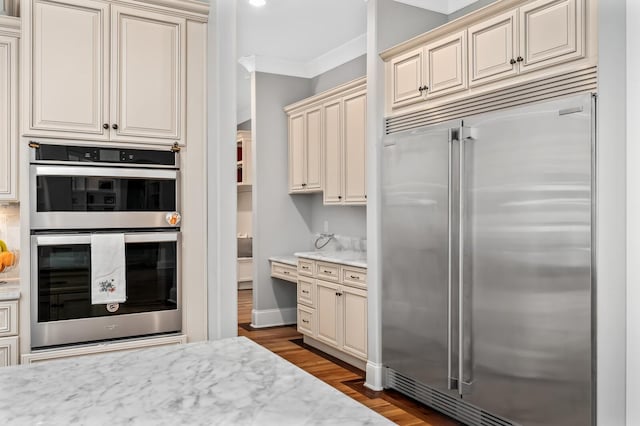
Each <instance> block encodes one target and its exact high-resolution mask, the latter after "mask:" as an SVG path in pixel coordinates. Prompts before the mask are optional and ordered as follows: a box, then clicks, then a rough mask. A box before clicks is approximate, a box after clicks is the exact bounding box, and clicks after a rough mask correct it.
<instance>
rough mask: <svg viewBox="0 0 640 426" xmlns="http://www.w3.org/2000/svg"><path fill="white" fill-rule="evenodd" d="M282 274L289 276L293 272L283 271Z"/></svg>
mask: <svg viewBox="0 0 640 426" xmlns="http://www.w3.org/2000/svg"><path fill="white" fill-rule="evenodd" d="M282 272H283V273H284V274H285V275H289V274H291V272H289V271H282Z"/></svg>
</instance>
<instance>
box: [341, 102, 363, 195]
mask: <svg viewBox="0 0 640 426" xmlns="http://www.w3.org/2000/svg"><path fill="white" fill-rule="evenodd" d="M343 102H344V163H343V176H344V179H343V180H344V202H345V204H364V203H366V201H367V183H366V180H367V176H366V160H367V154H366V143H367V137H366V128H367V94H366V92H360V93H356V94H354V95H351V96H347V97H345V98H344V101H343Z"/></svg>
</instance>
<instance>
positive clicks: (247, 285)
mask: <svg viewBox="0 0 640 426" xmlns="http://www.w3.org/2000/svg"><path fill="white" fill-rule="evenodd" d="M252 289H253V281H251V280H248V281H238V290H252Z"/></svg>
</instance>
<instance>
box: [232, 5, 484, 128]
mask: <svg viewBox="0 0 640 426" xmlns="http://www.w3.org/2000/svg"><path fill="white" fill-rule="evenodd" d="M266 1H267V4H266V5H265V6H262V7H254V6H251V5H250V4H249V0H237V16H238V22H237V55H238V59H239V62H240V63H242V64H243V65H238V88H237V91H238V93H237V96H238V122H242V121H246V120H247V119H249V117H250V99H251V93H250V91H251V89H250V80H249V72H248V71H247V70H258V71H262V72H270V73H275V74H285V75H292V76H297V77H305V78H312V77H315V76H316V75H319V74H321V73H323V72H325V71H328V70H330V69H332V68H335V67H337V66H338V65H341V64H343V63H345V62H348V61H350V60H352V59H355V58H357V57H358V56H361V55H363V54H364V53H365V52H366V31H367V3H366V0H266ZM395 1H398V2H401V3H405V4H409V5H412V6H416V7H421V8H424V9H429V10H433V11H436V12H440V13H446V14H449V13H451V12H453V11H455V10H458V9H460V8H462V7H464V6H467V5H468V4H471V3H474V2H475V1H476V0H395Z"/></svg>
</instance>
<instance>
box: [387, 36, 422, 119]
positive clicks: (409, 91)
mask: <svg viewBox="0 0 640 426" xmlns="http://www.w3.org/2000/svg"><path fill="white" fill-rule="evenodd" d="M389 67H390V70H389V73H390V77H391V82H390V83H391V84H390V89H391V105H392V107H393V108H398V107H402V106H405V105H411V104H414V103H416V102H421V101H424V99H425V98H424V97H423V95H422V92H423V91H424V83H425V71H424V68H425V60H424V48H422V47H420V48H418V49H414V50H411V51H409V52H407V53H404V54H402V55H399V56H398V57H396V58H393V59H392V60H391V61H390V64H389Z"/></svg>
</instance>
